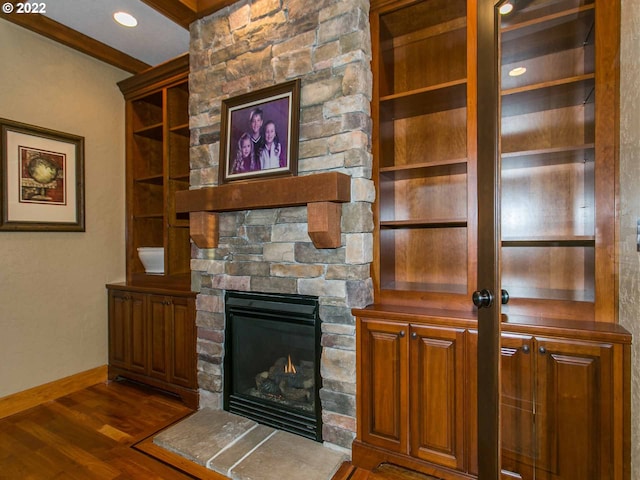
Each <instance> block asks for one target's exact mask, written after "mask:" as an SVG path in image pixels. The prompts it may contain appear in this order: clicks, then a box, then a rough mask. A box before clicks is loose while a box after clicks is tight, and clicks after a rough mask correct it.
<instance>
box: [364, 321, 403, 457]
mask: <svg viewBox="0 0 640 480" xmlns="http://www.w3.org/2000/svg"><path fill="white" fill-rule="evenodd" d="M407 330H408V325H406V324H397V323H385V322H375V321H370V320H361V328H360V336H361V339H360V346H361V348H362V352H361V362H360V363H361V364H360V372H359V374H360V382H359V383H360V399H359V400H360V409H361V419H362V420H361V422H362V425H361V431H362V435H361V438H362V439H363V441H365V442H367V443H369V444H371V445H377V446H380V447H384V448H387V449H389V450H393V451H396V452H403V453H406V452H407V451H408V442H407V381H408V376H407V360H408V358H407V335H406V334H407Z"/></svg>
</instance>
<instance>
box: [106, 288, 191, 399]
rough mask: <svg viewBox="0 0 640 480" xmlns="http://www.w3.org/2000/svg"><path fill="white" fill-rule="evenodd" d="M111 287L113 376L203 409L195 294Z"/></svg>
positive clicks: (110, 369)
mask: <svg viewBox="0 0 640 480" xmlns="http://www.w3.org/2000/svg"><path fill="white" fill-rule="evenodd" d="M107 288H108V292H109V378H115V377H117V376H122V377H124V378H128V379H130V380H134V381H137V382H140V383H144V384H147V385H150V386H152V387H155V388H159V389H161V390H164V391H166V392H170V393H174V394H176V395H178V396H179V397H180V398H182V400H183V402H184V403H185V404H186V405H187V406H189V407H190V408H194V409H196V408H198V380H197V366H196V365H197V354H196V312H195V296H196V294H195V293H194V292H191V291H184V290H183V291H179V290H167V289H159V288H150V287H146V286H145V287H143V286H134V285H127V284H111V285H107Z"/></svg>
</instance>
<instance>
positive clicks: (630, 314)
mask: <svg viewBox="0 0 640 480" xmlns="http://www.w3.org/2000/svg"><path fill="white" fill-rule="evenodd" d="M639 51H640V0H622V45H621V54H620V73H621V75H620V79H621V84H620V99H621V102H620V103H621V105H620V242H619V245H618V247H619V249H620V323H621V324H622V325H624V326H625V327H626V328H627V329H628V330H629V331H630V332H631V333H633V342H634V345H633V353H632V360H631V375H632V378H631V381H632V387H631V393H632V402H631V415H632V420H631V426H632V442H631V446H632V447H631V448H632V451H631V458H632V470H633V471H632V475H631V478H640V421H638V415H639V412H640V253H639V252H638V251H637V249H636V233H637V221H638V220H640V89H639V88H638V80H639V79H640V56H639V55H638V52H639Z"/></svg>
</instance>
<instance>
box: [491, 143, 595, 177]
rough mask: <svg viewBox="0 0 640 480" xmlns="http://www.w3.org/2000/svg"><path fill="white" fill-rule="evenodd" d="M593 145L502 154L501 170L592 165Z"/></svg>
mask: <svg viewBox="0 0 640 480" xmlns="http://www.w3.org/2000/svg"><path fill="white" fill-rule="evenodd" d="M594 149H595V145H594V144H593V143H586V144H584V145H574V146H568V147H557V148H540V149H536V150H527V151H521V152H506V153H503V154H502V169H503V170H504V169H509V168H536V167H544V166H550V165H563V164H567V163H593V161H594V153H595V152H594Z"/></svg>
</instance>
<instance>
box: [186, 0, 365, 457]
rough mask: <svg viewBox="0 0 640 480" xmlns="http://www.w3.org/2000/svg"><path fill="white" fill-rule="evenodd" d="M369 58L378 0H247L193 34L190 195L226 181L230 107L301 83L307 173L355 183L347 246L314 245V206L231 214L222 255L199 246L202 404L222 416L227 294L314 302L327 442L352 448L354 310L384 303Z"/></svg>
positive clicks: (196, 275) (345, 223) (346, 214)
mask: <svg viewBox="0 0 640 480" xmlns="http://www.w3.org/2000/svg"><path fill="white" fill-rule="evenodd" d="M370 61H371V42H370V30H369V2H368V1H367V0H346V1H345V0H342V1H341V0H316V1H313V2H309V1H307V0H255V1H248V0H243V1H240V2H237V3H235V4H234V5H232V6H230V7H227V8H225V9H222V10H221V11H219V12H217V13H215V14H213V15H211V16H209V17H206V18H203V19H201V20H198V21H196V22H194V23H193V24H192V26H191V47H190V68H191V73H190V77H189V80H190V106H189V108H190V127H191V151H190V157H191V158H190V159H191V188H202V187H211V186H215V185H217V184H218V156H219V143H220V109H221V101H222V100H223V99H225V98H228V97H234V96H236V95H240V94H243V93H246V92H249V91H254V90H258V89H261V88H265V87H268V86H271V85H276V84H279V83H282V82H285V81H289V80H292V79H295V78H299V79H300V80H301V85H302V87H301V102H300V103H301V105H300V107H301V110H300V138H299V161H298V174H299V175H312V174H314V173H317V172H325V171H340V172H343V173H346V174H348V175H350V176H351V178H352V180H351V202H350V203H346V204H343V207H342V222H341V229H342V236H341V239H342V242H341V246H340V247H339V248H336V249H316V248H315V247H314V246H313V244H312V243H311V240H310V238H309V236H308V234H307V223H306V222H307V217H306V215H307V210H306V207H291V208H280V209H266V210H250V211H241V212H231V213H224V214H221V215H220V243H219V247H218V248H216V249H197V248H196V247H195V246H194V247H193V248H194V250H193V253H192V261H191V270H192V279H193V285H194V287H195V288H196V289H197V290H198V291H199V292H200V293H199V295H198V298H197V326H198V383H199V388H200V398H201V405H202V406H203V407H211V408H214V409H220V408H222V388H223V384H224V382H223V379H222V359H223V356H224V300H223V299H224V291H225V290H239V291H253V292H274V293H287V294H296V293H297V294H304V295H315V296H318V297H319V302H320V318H321V321H322V346H323V352H322V360H321V375H322V377H323V387H322V390H321V392H320V398H321V401H322V411H323V414H322V417H323V437H324V441H325V443H328V444H331V445H333V446H336V447H342V448H345V449H350V447H351V442H352V440H353V438H354V436H355V430H356V421H355V393H356V378H355V377H356V368H355V363H356V362H355V322H354V318H353V316H352V314H351V309H352V308H354V307H358V308H360V307H364V306H366V305H368V304H370V303H372V301H373V293H372V290H373V288H372V282H371V278H370V272H369V264H370V262H371V261H372V248H373V236H372V231H373V215H372V209H371V204H372V202H373V200H374V197H375V188H374V184H373V182H372V180H371V168H372V165H371V164H372V160H371V153H370V143H371V142H370V141H371V138H370V137H371V116H370V100H371V79H372V76H371V68H370Z"/></svg>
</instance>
